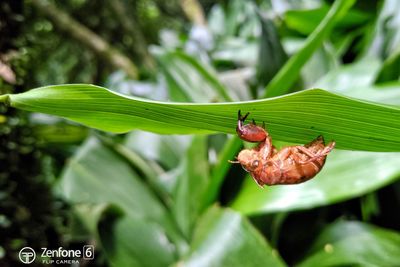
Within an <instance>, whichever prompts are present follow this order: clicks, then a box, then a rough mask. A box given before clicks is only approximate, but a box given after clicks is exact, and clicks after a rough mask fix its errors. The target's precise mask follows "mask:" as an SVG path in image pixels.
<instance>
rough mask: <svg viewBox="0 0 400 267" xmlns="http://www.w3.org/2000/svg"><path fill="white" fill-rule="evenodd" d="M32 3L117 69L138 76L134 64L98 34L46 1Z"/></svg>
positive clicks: (59, 26)
mask: <svg viewBox="0 0 400 267" xmlns="http://www.w3.org/2000/svg"><path fill="white" fill-rule="evenodd" d="M32 4H33V5H34V6H35V7H36V8H37V9H39V10H40V11H41V12H42V13H43V14H44V15H46V16H47V17H48V18H49V19H50V20H51V22H53V23H54V24H55V25H56V26H57V27H58V28H59V29H60V30H62V31H65V32H66V33H67V34H69V35H70V36H71V37H72V38H74V39H75V40H77V41H78V42H80V43H82V44H84V45H85V46H86V47H88V48H89V49H91V50H92V51H93V52H95V53H96V54H98V55H99V56H100V57H102V58H103V59H104V60H106V61H108V62H109V63H110V65H112V66H114V67H115V68H117V69H122V70H123V71H125V72H126V74H127V75H128V76H130V77H131V78H133V79H137V78H138V70H137V68H136V66H135V64H134V63H133V62H132V61H131V60H130V59H129V58H128V57H127V56H125V55H124V54H122V53H121V52H119V51H118V50H117V49H115V48H114V47H112V46H111V45H110V44H109V43H108V42H107V41H105V40H104V39H103V38H101V37H100V36H99V35H97V34H96V33H94V32H92V31H91V30H90V29H88V28H87V27H85V26H84V25H82V24H80V23H79V22H77V21H76V20H75V19H73V18H72V17H70V16H69V15H68V14H67V13H66V12H64V11H62V10H60V9H58V8H57V7H56V6H54V5H53V4H51V3H49V2H47V1H43V0H32Z"/></svg>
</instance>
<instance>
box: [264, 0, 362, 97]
mask: <svg viewBox="0 0 400 267" xmlns="http://www.w3.org/2000/svg"><path fill="white" fill-rule="evenodd" d="M354 3H355V1H354V0H337V1H335V2H334V3H333V5H332V7H331V9H330V10H329V12H328V14H327V15H326V16H325V18H324V19H323V20H322V22H321V23H320V24H319V25H318V27H317V28H316V29H315V31H313V32H312V34H311V35H310V36H309V37H308V38H307V40H306V42H305V44H304V46H303V48H302V49H301V50H300V51H299V53H297V54H295V55H293V56H292V57H291V58H289V60H288V61H287V62H286V64H285V65H284V66H283V68H282V69H281V70H280V71H279V72H278V73H277V75H276V76H275V77H274V78H273V79H272V80H271V82H270V83H269V84H268V86H267V88H266V89H265V90H266V91H265V96H267V97H272V96H278V95H281V94H284V93H286V92H287V91H288V90H289V89H290V87H291V86H292V85H293V83H294V82H295V81H296V80H297V78H298V76H299V73H300V69H301V68H302V67H303V65H304V64H305V62H307V60H308V59H309V58H310V57H311V56H312V55H313V53H314V51H315V50H316V49H317V48H318V47H319V46H320V45H321V44H322V42H323V40H324V39H325V38H326V36H328V35H329V33H330V32H331V30H332V28H333V26H334V25H335V24H336V22H338V20H339V19H340V18H342V17H343V16H344V15H345V14H346V13H347V11H348V10H349V9H350V8H351V6H352V5H353V4H354Z"/></svg>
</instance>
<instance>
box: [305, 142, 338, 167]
mask: <svg viewBox="0 0 400 267" xmlns="http://www.w3.org/2000/svg"><path fill="white" fill-rule="evenodd" d="M334 147H335V142H334V141H333V142H331V143H329V144H328V145H327V146H326V147H324V149H322V150H321V151H319V152H318V153H313V152H311V151H310V150H309V149H308V148H306V147H303V146H297V149H298V150H300V151H301V152H303V153H304V154H306V155H307V156H309V157H310V158H309V159H308V160H305V161H299V163H300V164H305V163H308V162H311V161H314V160H316V159H318V158H321V157H325V156H326V155H327V154H328V153H329V152H331V151H332V149H333V148H334Z"/></svg>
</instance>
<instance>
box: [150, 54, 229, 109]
mask: <svg viewBox="0 0 400 267" xmlns="http://www.w3.org/2000/svg"><path fill="white" fill-rule="evenodd" d="M158 54H159V55H158V57H157V59H158V61H159V62H160V67H161V70H162V71H163V73H164V75H165V78H166V81H167V84H168V90H169V93H170V97H171V100H173V101H185V102H221V101H229V100H230V99H231V97H230V96H229V95H228V93H227V91H226V89H225V87H224V86H223V85H222V84H221V83H220V82H219V81H218V79H217V78H216V76H215V74H214V73H213V71H212V70H209V69H207V68H205V67H204V66H203V65H202V64H200V62H199V61H198V60H197V59H195V58H193V57H191V56H189V55H187V54H185V53H182V52H161V51H160V52H158Z"/></svg>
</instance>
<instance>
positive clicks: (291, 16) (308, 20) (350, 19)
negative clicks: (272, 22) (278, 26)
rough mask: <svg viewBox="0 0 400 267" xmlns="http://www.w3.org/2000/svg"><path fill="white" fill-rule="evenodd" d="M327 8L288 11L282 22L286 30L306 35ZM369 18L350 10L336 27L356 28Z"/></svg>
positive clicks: (364, 14) (322, 17)
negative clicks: (286, 27)
mask: <svg viewBox="0 0 400 267" xmlns="http://www.w3.org/2000/svg"><path fill="white" fill-rule="evenodd" d="M328 11H329V7H328V6H326V5H323V6H321V7H320V8H317V9H304V10H289V11H287V12H286V13H285V15H284V21H285V23H286V25H287V26H288V28H290V29H293V30H296V31H298V32H300V33H302V34H305V35H308V34H310V33H311V32H312V31H314V30H315V28H317V27H318V25H319V24H320V23H321V21H322V20H323V19H324V17H325V16H326V15H327V14H328ZM368 19H369V16H368V15H367V14H366V13H363V12H360V11H358V10H350V11H349V12H348V13H347V14H346V15H345V16H344V17H343V18H342V19H341V20H340V21H338V22H337V27H343V28H345V27H357V26H359V25H361V24H363V23H366V22H367V21H368Z"/></svg>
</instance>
